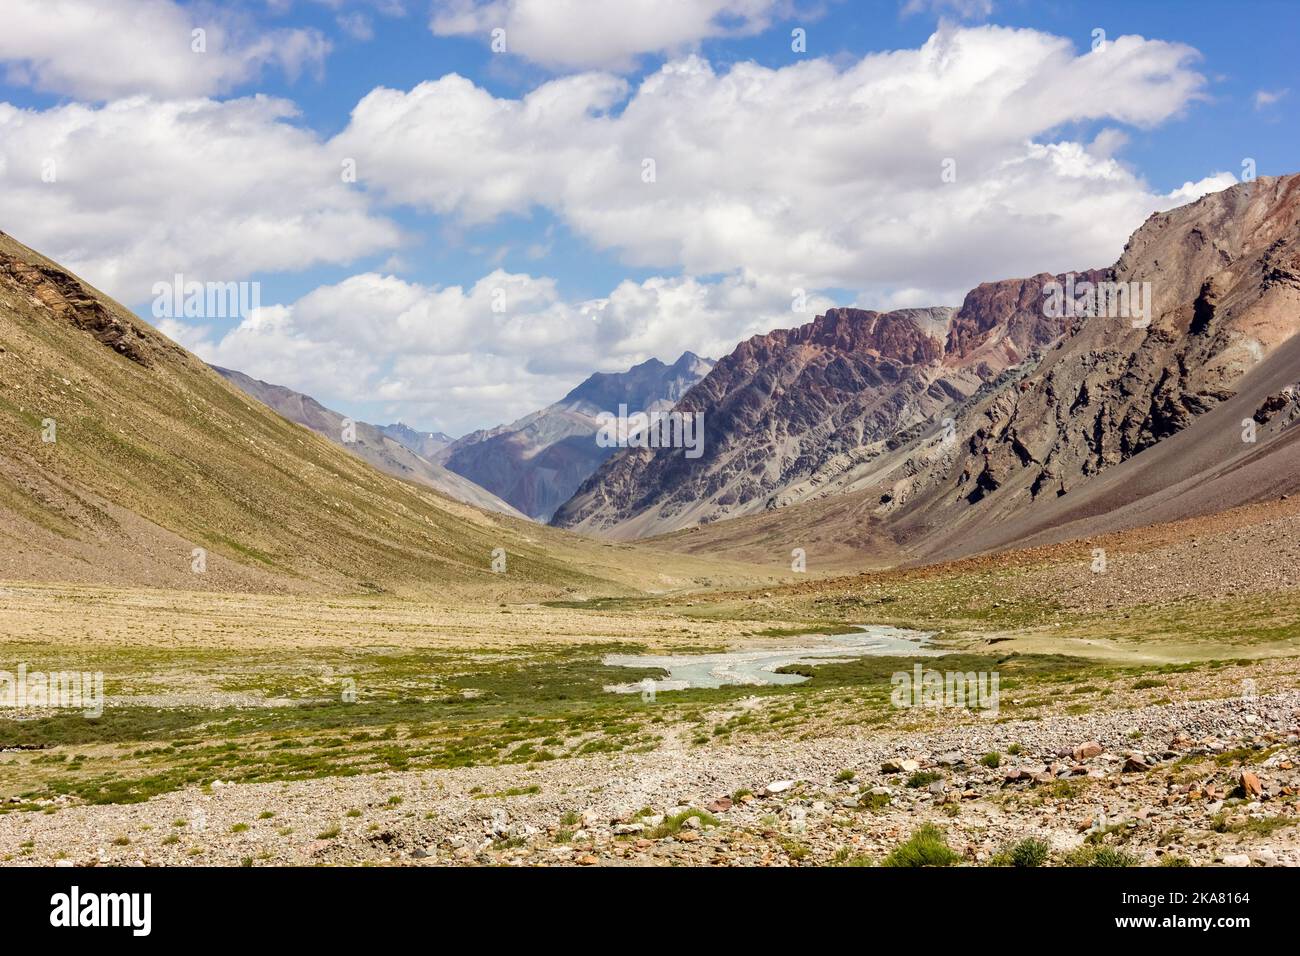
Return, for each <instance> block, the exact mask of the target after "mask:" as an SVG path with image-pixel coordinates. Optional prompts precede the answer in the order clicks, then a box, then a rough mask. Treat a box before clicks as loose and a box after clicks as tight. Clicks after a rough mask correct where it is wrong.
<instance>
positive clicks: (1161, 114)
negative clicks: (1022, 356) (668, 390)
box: [0, 0, 1300, 433]
mask: <svg viewBox="0 0 1300 956" xmlns="http://www.w3.org/2000/svg"><path fill="white" fill-rule="evenodd" d="M81 2H82V0H73V2H71V3H70V4H68V6H67V8H66V10H65V12H64V14H63V16H64V19H63V20H62V21H58V22H51V18H50V16H49V15H48V11H43V10H42V9H41V6H40V4H38V3H36V2H35V0H13V3H14V4H15V5H16V6H15V10H14V11H13V12H12V13H11V17H12V18H13V21H14V23H15V24H16V26H15V28H14V30H13V31H12V32H11V35H10V36H9V37H8V38H7V39H0V59H2V60H4V62H5V66H6V73H5V74H4V80H5V81H4V82H3V84H0V102H3V103H6V104H10V106H11V107H12V108H9V107H3V108H0V110H4V109H8V110H9V111H8V112H7V113H6V112H2V111H0V158H3V160H4V173H5V177H6V178H7V179H9V180H10V182H9V183H8V184H6V191H5V196H4V198H3V199H0V228H2V229H4V230H5V231H7V232H10V233H12V234H14V235H15V236H17V237H18V238H19V239H22V240H24V241H26V242H28V243H29V244H31V245H33V246H35V247H37V248H39V249H40V250H41V251H43V252H45V253H47V254H50V255H52V256H54V257H56V258H59V259H60V260H61V261H64V262H66V263H67V264H69V265H70V266H72V267H74V268H76V269H78V271H79V272H81V274H82V275H83V276H85V277H86V278H87V279H89V280H90V281H92V282H95V283H96V284H98V285H100V286H101V287H103V288H105V289H106V290H107V291H110V292H111V293H113V294H114V295H116V296H117V297H119V298H120V299H122V300H123V301H124V302H127V303H128V304H129V305H131V306H132V307H134V308H136V309H137V311H139V312H140V314H141V315H142V316H144V317H146V318H147V319H149V320H150V321H156V320H155V318H154V317H153V316H152V315H151V309H150V304H151V290H152V286H153V283H154V282H155V281H159V280H163V279H167V278H170V276H171V275H172V274H173V273H174V272H175V271H181V272H183V273H184V274H185V275H186V277H187V278H194V279H198V280H200V281H257V282H259V283H260V284H261V287H260V288H261V299H262V303H263V305H264V307H266V310H265V314H263V315H260V316H258V317H254V318H253V320H251V321H250V319H249V317H247V316H245V317H237V318H233V319H231V318H221V317H204V318H201V319H199V320H184V319H180V318H177V319H167V320H165V321H163V322H160V323H159V324H160V325H161V327H163V328H164V330H165V331H167V332H168V333H169V334H171V335H173V336H174V337H176V338H178V340H180V341H182V343H183V344H186V345H187V346H188V347H191V348H193V349H195V350H196V351H198V352H199V354H200V355H202V356H203V357H204V358H208V359H209V360H212V361H217V362H220V363H223V364H234V365H236V367H240V368H242V369H243V370H244V371H247V372H249V373H250V374H254V375H257V376H258V377H263V378H266V379H268V380H270V381H276V382H278V383H280V384H285V385H289V386H291V387H295V388H300V389H302V390H304V391H308V392H310V393H311V394H313V395H315V396H316V397H317V398H319V399H321V400H322V401H324V402H326V403H327V404H329V405H331V406H333V407H336V408H338V409H340V410H342V411H344V412H348V413H351V414H355V415H358V416H361V417H365V418H368V419H370V420H379V421H386V420H390V419H394V418H399V417H400V418H402V419H404V420H406V421H408V422H410V423H412V424H415V425H418V426H423V427H429V428H439V429H443V430H447V431H451V432H453V433H458V432H462V431H465V430H468V429H470V428H473V427H484V426H491V425H493V424H496V423H497V422H499V421H503V420H509V419H511V418H513V417H516V416H518V415H520V414H523V413H525V412H527V411H529V410H531V409H533V408H535V407H538V406H539V405H541V404H545V403H546V402H549V401H553V400H555V399H557V398H559V397H560V396H561V395H562V394H563V393H564V392H565V391H567V389H568V388H569V387H571V386H572V385H574V384H576V383H577V382H578V381H580V380H581V379H582V378H583V377H585V375H586V374H588V373H589V372H591V371H595V370H597V369H600V370H606V371H608V370H616V369H619V368H626V367H628V366H629V365H631V364H634V363H635V362H638V361H641V360H643V359H644V358H647V357H649V356H650V355H657V356H658V357H660V358H662V359H664V360H666V361H671V360H672V359H674V358H675V357H676V355H677V354H679V353H680V352H681V351H682V350H684V349H687V348H690V349H692V350H694V351H697V352H701V353H702V354H713V355H715V356H716V355H717V354H719V353H720V352H723V351H726V350H728V349H729V348H730V346H731V345H732V344H734V342H735V341H737V340H738V338H739V337H741V336H743V335H747V334H752V333H754V332H759V331H766V330H767V329H768V328H771V327H775V326H778V325H795V324H800V323H801V322H804V321H808V320H809V318H811V315H810V314H807V313H811V312H815V311H820V310H821V309H822V308H824V307H826V306H828V305H832V304H841V305H845V304H858V305H861V306H864V307H880V308H885V307H891V306H899V305H913V304H927V303H928V304H957V303H958V302H959V301H960V296H961V294H962V292H963V291H964V290H965V289H967V288H969V287H970V285H972V284H973V283H974V282H975V281H979V280H980V279H993V278H999V277H1003V276H1005V275H1012V274H1021V273H1023V272H1027V271H1040V270H1042V269H1052V270H1060V269H1068V268H1086V267H1092V266H1098V265H1105V264H1108V263H1109V262H1110V261H1112V260H1113V259H1114V258H1115V256H1117V255H1118V253H1119V251H1120V248H1122V245H1123V240H1124V238H1125V237H1126V236H1127V235H1128V233H1129V232H1130V231H1131V229H1132V228H1134V227H1135V226H1136V225H1137V224H1139V223H1140V222H1141V219H1142V218H1144V216H1145V215H1146V214H1147V213H1149V212H1151V211H1153V210H1155V209H1158V208H1165V207H1167V206H1170V205H1177V204H1179V203H1180V202H1182V201H1186V200H1187V199H1190V198H1194V197H1195V196H1196V195H1199V194H1201V193H1203V192H1205V191H1208V190H1209V189H1213V188H1223V186H1225V185H1228V184H1229V183H1230V182H1231V181H1232V177H1235V178H1240V177H1241V175H1242V170H1243V166H1242V163H1243V160H1245V159H1246V158H1250V159H1253V160H1254V161H1255V163H1256V165H1257V171H1258V174H1259V175H1272V174H1280V173H1286V172H1292V171H1295V170H1296V169H1297V165H1298V161H1297V148H1296V147H1297V135H1296V132H1295V131H1296V129H1297V118H1300V117H1298V109H1300V83H1297V82H1296V76H1295V70H1294V62H1295V53H1294V48H1295V38H1296V37H1297V35H1300V31H1298V30H1297V29H1296V28H1297V26H1298V25H1300V5H1296V4H1292V3H1288V2H1281V0H1276V2H1259V3H1243V4H1239V5H1237V6H1234V7H1233V8H1231V10H1230V11H1226V10H1225V8H1224V7H1223V5H1221V4H1213V3H1208V2H1205V3H1202V2H1174V0H1168V2H1149V3H1132V2H1128V3H1123V2H1086V3H1084V2H1035V3H1030V2H1016V0H992V2H989V0H958V2H937V3H936V2H916V0H909V2H906V3H903V2H885V0H879V2H838V3H837V2H831V0H824V2H818V3H799V2H794V3H791V2H785V0H675V2H677V3H680V4H682V5H683V6H681V7H680V12H679V13H678V15H676V16H674V15H673V14H672V13H670V12H663V8H662V5H661V7H660V12H659V13H658V14H653V13H652V14H645V13H643V12H641V11H640V10H639V9H638V8H639V6H640V2H639V0H631V2H630V3H628V4H625V5H624V7H625V9H624V10H623V11H622V15H621V16H619V17H618V19H617V21H616V22H611V23H610V24H608V25H605V26H604V27H602V25H601V24H600V23H598V22H596V21H595V20H594V19H593V18H594V17H596V16H597V15H596V14H594V13H592V12H590V11H587V12H584V11H583V10H582V9H580V8H581V7H582V4H581V3H579V2H577V0H573V2H559V0H554V2H553V3H552V4H551V6H550V7H549V8H547V9H550V10H554V11H556V13H555V14H554V16H553V17H552V18H551V20H550V21H548V22H547V23H546V24H545V25H544V28H543V27H539V26H536V23H537V21H530V20H529V16H530V15H532V11H530V10H529V9H528V8H529V6H530V5H531V4H534V3H537V2H538V0H501V2H498V3H496V4H488V3H486V2H476V0H461V2H460V3H458V4H450V5H448V4H431V3H429V2H428V0H278V2H273V3H264V2H254V0H248V2H245V3H242V4H225V5H219V6H205V5H201V4H185V3H178V2H173V0H102V2H100V3H99V4H97V7H98V15H104V14H105V11H106V10H107V12H110V13H113V14H115V16H114V17H113V19H112V21H111V23H112V26H111V27H110V28H108V31H107V32H105V24H104V23H96V21H95V16H96V14H95V13H94V12H93V10H92V6H94V5H90V4H89V0H85V4H86V6H85V8H84V9H83V10H79V9H78V7H79V4H80V3H81ZM671 2H674V0H670V5H671ZM617 6H618V4H616V3H613V2H612V0H611V2H607V3H602V4H598V5H597V8H604V9H609V8H611V7H617ZM912 7H916V9H912ZM565 18H569V19H567V20H566V19H565ZM498 23H499V24H502V25H503V26H502V28H503V29H506V34H505V40H506V46H507V49H506V51H505V52H493V51H492V50H491V49H490V48H489V43H490V40H491V37H490V31H491V29H492V28H493V25H495V24H498ZM692 23H694V24H695V28H694V29H692V26H691V24H692ZM196 24H197V25H203V26H204V28H205V29H207V30H208V31H209V35H208V38H207V39H208V41H209V43H210V46H209V47H208V49H207V50H205V51H203V54H202V56H196V55H194V54H193V51H191V50H186V49H183V47H184V45H185V44H186V43H187V42H188V41H189V39H190V28H192V27H193V26H194V25H196ZM795 28H801V29H803V30H805V31H806V36H807V49H806V51H804V52H796V51H793V50H792V49H791V31H792V29H795ZM991 28H1010V29H1001V30H999V29H991ZM1097 29H1100V30H1104V31H1105V36H1106V39H1107V40H1108V41H1110V43H1111V44H1112V45H1113V46H1112V47H1110V48H1109V49H1112V50H1113V54H1112V60H1111V62H1110V63H1101V64H1099V63H1098V62H1097V60H1096V57H1095V56H1093V57H1090V56H1089V54H1090V52H1092V47H1093V43H1094V30H1097ZM1013 31H1014V32H1013ZM616 34H617V35H616ZM60 37H61V38H63V40H64V41H65V42H56V41H57V40H58V38H60ZM1122 37H1126V38H1129V39H1128V40H1125V41H1120V42H1119V43H1116V41H1119V40H1120V38H1122ZM1139 38H1140V39H1139ZM160 50H161V51H162V55H159V51H160ZM936 51H937V52H936ZM145 57H148V59H149V62H145V61H144V58H145ZM61 58H64V59H66V62H64V59H61ZM666 64H668V67H667V69H666V72H661V71H665V65H666ZM1026 64H1032V65H1026ZM450 74H457V75H459V76H460V77H463V78H464V79H465V81H467V83H466V84H465V85H463V86H460V87H457V86H455V85H454V84H451V83H447V82H443V83H437V82H436V81H440V80H442V79H443V78H445V77H448V76H449V75H450ZM421 84H434V85H433V86H431V87H428V88H422V87H421ZM379 88H386V89H388V90H391V91H393V93H392V95H391V96H389V97H387V98H384V97H377V96H375V95H372V91H375V90H377V89H379ZM417 91H423V92H420V93H417ZM250 97H261V98H262V99H249V98H250ZM729 97H739V98H740V105H739V106H737V107H736V108H734V109H733V108H731V107H729V105H728V104H729V102H730V100H729ZM530 98H531V102H534V103H535V104H540V103H542V102H543V101H544V102H545V103H546V104H548V105H547V106H546V110H547V111H549V112H546V111H542V110H541V109H540V107H538V108H537V109H536V110H534V112H536V113H537V115H531V114H530V111H529V109H528V108H526V106H525V104H527V103H528V102H530ZM268 103H272V104H276V105H274V106H268V105H267V104H268ZM195 104H201V106H195ZM568 110H573V111H576V112H574V115H573V117H569V116H568V114H567V113H566V112H565V111H568ZM295 111H296V112H295ZM354 111H355V113H354ZM195 117H199V118H200V119H197V120H196V119H195ZM503 129H504V132H503ZM714 131H716V137H715V136H714ZM858 149H860V151H861V160H860V163H859V162H858V160H857V157H856V156H855V151H857V150H858ZM649 153H655V154H657V155H656V156H655V157H654V158H655V160H656V162H657V163H658V178H657V179H656V180H655V181H654V182H651V183H649V184H647V183H645V182H643V181H641V179H640V178H638V176H637V173H638V166H637V164H639V163H640V162H641V161H642V159H643V156H644V154H649ZM949 153H951V154H952V156H953V157H954V158H955V161H956V168H957V169H958V170H959V171H960V172H959V173H958V181H957V183H956V184H955V187H954V188H951V189H947V190H946V191H945V189H944V187H943V186H942V185H941V184H940V183H939V181H938V172H937V167H938V164H939V162H940V161H941V160H942V159H944V158H947V156H948V154H949ZM352 154H356V155H355V156H352ZM47 156H50V157H55V158H57V160H58V164H59V169H60V175H59V178H58V181H57V182H52V183H42V184H40V186H39V187H38V186H37V185H34V184H32V183H31V182H30V181H28V180H23V179H21V178H18V179H16V178H15V177H21V176H22V175H23V173H24V172H25V171H30V170H32V169H35V168H36V167H37V166H38V165H39V161H40V160H41V159H42V158H43V157H47ZM349 157H351V158H354V159H356V161H357V163H358V170H359V175H358V182H356V183H355V184H347V185H343V184H340V183H335V182H327V181H326V180H327V178H328V176H329V173H328V171H329V169H331V168H335V167H336V166H337V164H338V162H339V161H340V159H343V158H349ZM805 166H806V167H807V170H806V171H804V169H803V167H805ZM624 174H626V183H625V184H624V183H623V181H622V179H621V177H623V176H624ZM1187 184H1193V185H1191V186H1190V187H1188V188H1184V187H1185V186H1187ZM783 224H786V225H785V227H784V228H783ZM457 287H459V290H458V291H457V292H456V293H455V294H453V293H452V292H451V291H450V290H455V289H456V288H457ZM796 289H803V290H805V291H806V292H807V293H808V298H809V300H810V305H809V307H808V309H807V312H806V313H798V312H795V311H793V310H792V309H791V307H790V304H789V303H790V299H791V294H792V292H793V291H794V290H796ZM494 292H497V293H498V296H499V299H500V300H501V301H502V302H504V303H506V305H505V306H504V307H503V308H502V309H501V311H496V310H494V309H493V303H494V302H495V301H496V300H494V298H493V293H494Z"/></svg>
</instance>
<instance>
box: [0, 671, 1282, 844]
mask: <svg viewBox="0 0 1300 956" xmlns="http://www.w3.org/2000/svg"><path fill="white" fill-rule="evenodd" d="M741 706H745V703H744V702H743V701H742V703H741ZM753 706H763V702H762V701H760V700H758V699H754V700H753ZM676 733H677V732H676V731H669V737H668V739H666V740H665V741H664V744H663V746H661V747H660V748H659V749H658V750H656V751H654V752H651V753H641V754H613V755H609V754H606V755H600V754H597V755H593V756H589V757H579V758H574V759H567V760H557V761H552V762H548V763H540V764H530V765H527V766H518V765H515V766H495V767H473V768H464V769H456V770H441V771H427V772H418V773H416V772H408V773H391V774H377V775H367V776H358V777H344V778H327V779H316V780H307V781H302V782H293V783H276V784H250V785H223V783H222V782H220V781H214V782H212V783H211V784H210V785H208V786H205V787H203V788H191V789H188V790H184V791H180V792H176V793H170V794H166V795H163V796H159V797H155V798H153V799H151V800H149V801H147V802H144V803H139V804H134V805H106V806H61V805H60V804H59V803H58V802H57V801H55V802H51V803H50V804H49V805H48V806H47V807H46V810H45V812H39V811H36V812H13V813H7V814H4V815H0V858H3V860H4V861H5V862H6V863H8V864H11V865H12V864H23V863H30V864H46V865H50V864H53V865H60V866H96V865H164V864H170V865H177V864H191V865H193V864H210V865H220V864H225V865H237V864H244V865H284V864H306V865H311V864H344V865H351V864H401V865H462V864H463V865H492V864H508V865H607V866H608V865H704V866H720V865H733V866H734V865H755V866H784V865H804V866H806V865H827V864H857V865H864V864H878V863H880V862H882V861H883V860H884V859H885V858H886V856H887V855H888V854H889V853H890V851H891V850H892V849H893V848H895V847H896V846H898V844H900V843H901V842H903V841H905V840H906V839H907V838H908V837H909V835H910V834H912V833H914V832H915V831H916V830H917V828H918V827H920V826H921V825H922V824H925V823H933V824H936V825H938V826H939V827H941V828H942V829H943V831H944V833H945V839H946V842H947V844H948V845H949V846H950V847H951V848H952V850H953V851H954V852H955V854H956V857H957V861H958V862H964V863H967V864H974V865H991V864H992V865H995V864H997V863H999V862H1001V861H1002V859H1003V858H1002V857H999V856H998V854H999V851H1003V850H1006V849H1007V848H1009V847H1011V846H1012V845H1014V844H1016V843H1019V842H1021V841H1024V840H1026V839H1029V838H1033V839H1035V840H1041V841H1042V843H1043V844H1044V845H1045V847H1044V848H1045V850H1046V854H1047V859H1046V862H1047V863H1049V864H1074V865H1086V864H1093V865H1098V864H1101V865H1117V864H1118V865H1131V864H1139V865H1157V864H1161V863H1165V864H1168V863H1183V862H1186V863H1190V864H1191V865H1227V866H1247V865H1255V866H1287V865H1300V828H1298V827H1297V824H1300V692H1296V691H1288V692H1284V693H1280V694H1275V695H1269V696H1262V697H1259V698H1256V699H1250V698H1248V697H1246V698H1243V697H1236V698H1233V699H1225V700H1201V701H1183V702H1175V703H1167V704H1162V705H1154V706H1147V707H1142V708H1139V709H1132V710H1119V711H1112V712H1109V713H1091V714H1084V715H1078V716H1066V715H1053V716H1051V717H1048V718H1046V719H1042V720H1031V721H1005V722H1003V721H998V722H993V721H987V720H979V719H977V718H974V717H971V718H969V719H968V720H965V721H963V722H960V723H957V724H954V725H949V726H944V727H937V728H932V729H927V730H921V731H910V732H890V731H883V732H882V731H865V730H863V729H861V728H852V729H850V730H849V731H847V732H846V733H844V734H842V735H838V736H830V737H825V738H822V739H816V740H811V741H808V740H800V741H794V740H791V741H778V742H775V743H774V742H772V741H770V740H769V741H751V742H737V743H734V744H729V745H716V744H713V745H707V746H703V747H699V746H690V745H688V744H686V743H685V742H684V740H682V739H678V737H677V736H675V734H676ZM995 753H996V754H997V755H998V756H997V757H996V758H994V757H993V756H991V755H992V754H995Z"/></svg>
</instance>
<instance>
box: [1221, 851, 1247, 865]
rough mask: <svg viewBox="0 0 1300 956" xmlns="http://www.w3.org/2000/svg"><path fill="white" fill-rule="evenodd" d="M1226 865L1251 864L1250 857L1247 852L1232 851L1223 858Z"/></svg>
mask: <svg viewBox="0 0 1300 956" xmlns="http://www.w3.org/2000/svg"><path fill="white" fill-rule="evenodd" d="M1223 865H1224V866H1250V857H1249V856H1247V855H1246V854H1245V853H1230V854H1228V855H1227V856H1225V857H1224V858H1223Z"/></svg>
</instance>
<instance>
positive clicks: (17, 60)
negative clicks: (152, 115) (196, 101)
mask: <svg viewBox="0 0 1300 956" xmlns="http://www.w3.org/2000/svg"><path fill="white" fill-rule="evenodd" d="M0 18H2V20H0V64H3V65H4V70H5V79H6V81H7V82H9V83H11V84H15V85H24V86H31V87H34V88H35V89H38V90H41V91H44V92H49V93H63V94H68V95H71V96H76V97H80V98H82V99H87V100H108V99H113V98H116V97H123V96H131V95H133V94H137V93H149V94H153V95H155V96H171V97H187V96H206V95H210V94H214V93H221V92H226V91H228V90H230V89H231V88H233V87H234V86H236V85H238V84H240V83H243V82H245V81H248V80H253V79H256V78H257V77H258V76H259V75H260V74H261V72H262V71H263V70H264V69H265V68H267V67H268V66H270V67H276V68H278V69H281V70H283V71H284V72H285V73H286V74H287V75H288V76H290V77H291V78H292V77H296V76H297V75H298V74H299V73H301V72H303V71H304V70H311V71H318V70H319V69H320V68H321V65H322V63H323V61H324V59H325V56H326V55H327V54H328V52H329V49H330V45H329V41H328V40H326V39H325V37H324V36H323V35H322V34H321V33H320V31H318V30H311V29H289V28H280V29H276V28H273V29H267V28H264V27H261V26H259V25H256V24H255V23H254V22H253V21H252V20H251V19H249V18H247V17H243V16H240V15H239V14H238V13H237V12H234V11H232V10H231V9H230V8H229V7H228V6H223V5H220V4H196V5H193V6H190V7H181V6H180V5H178V4H176V3H174V2H172V0H5V3H4V7H3V10H0ZM196 30H197V31H202V33H201V34H196V33H195V31H196Z"/></svg>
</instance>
